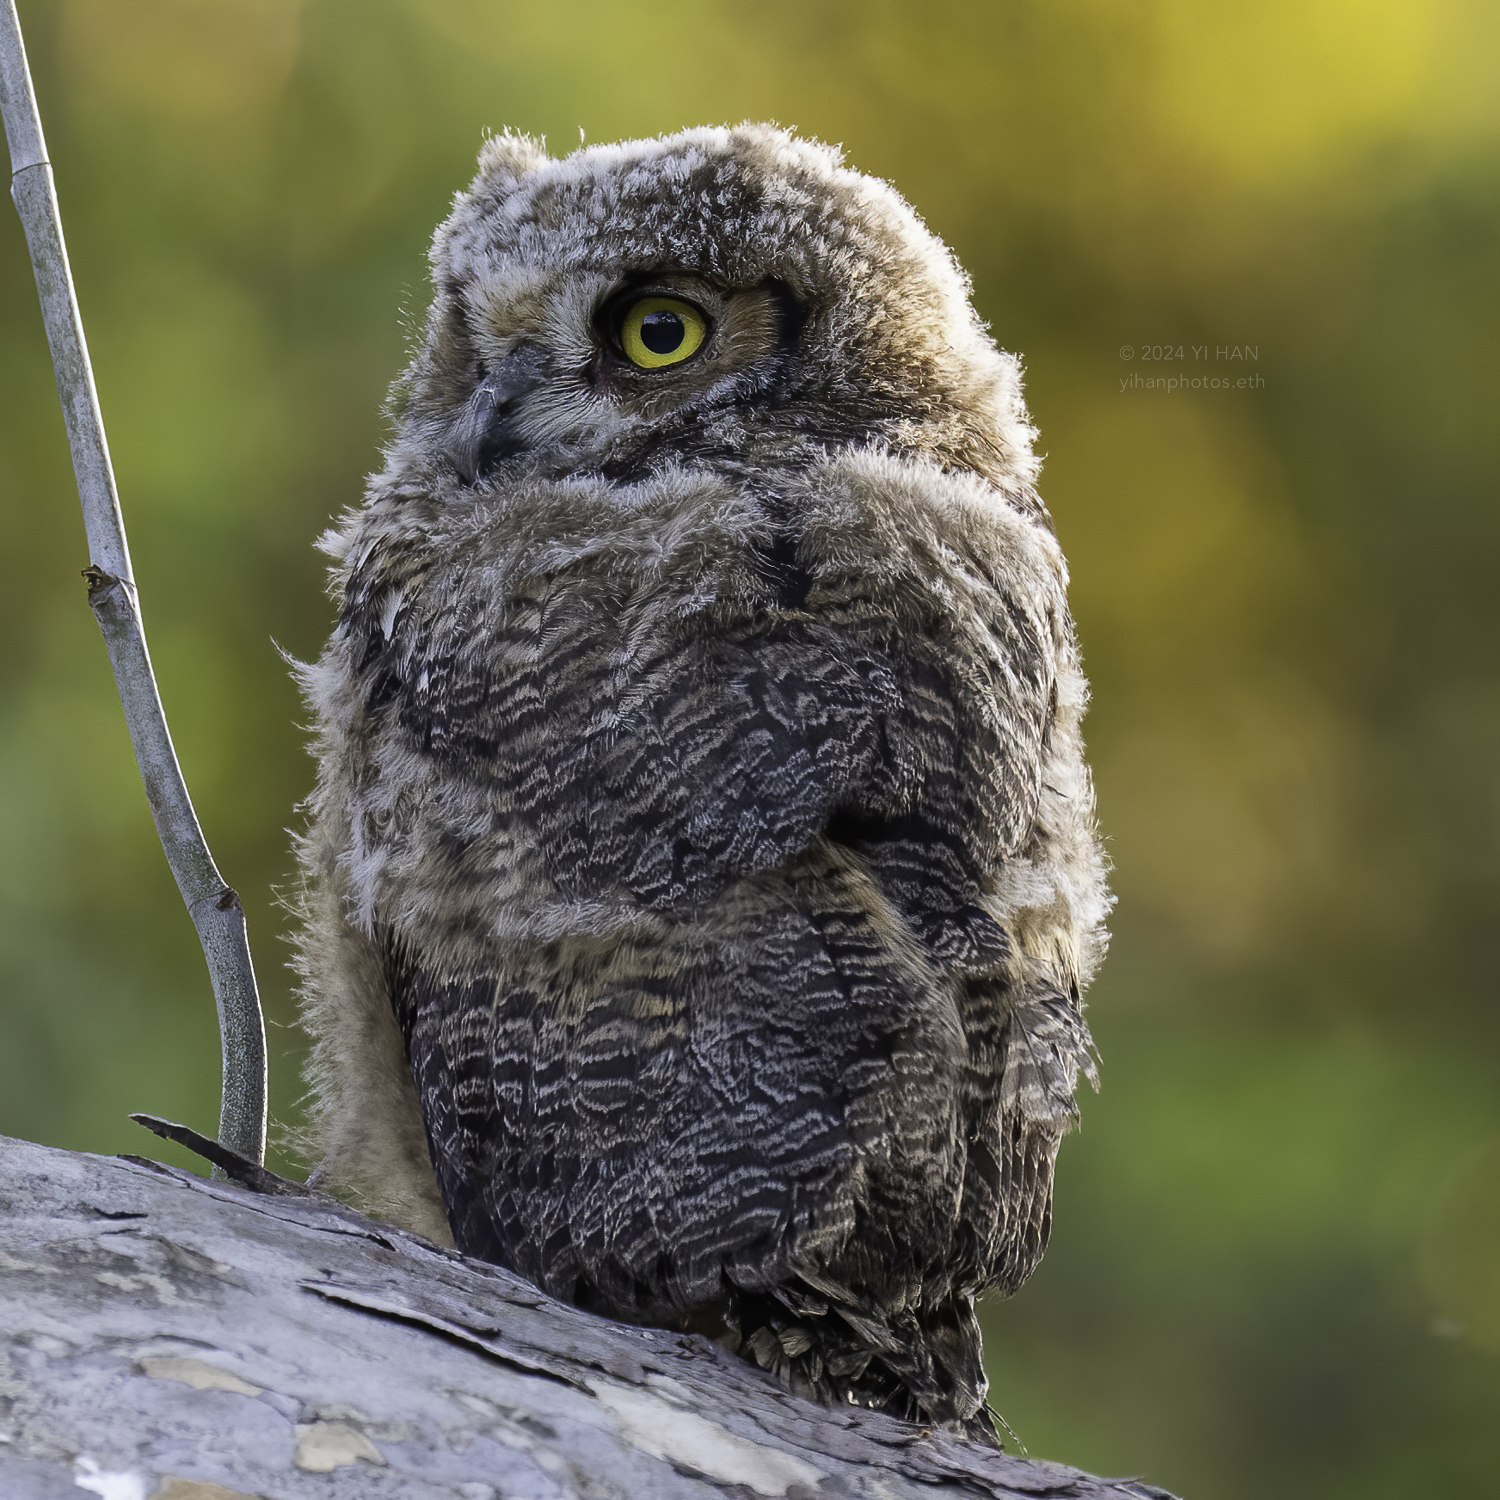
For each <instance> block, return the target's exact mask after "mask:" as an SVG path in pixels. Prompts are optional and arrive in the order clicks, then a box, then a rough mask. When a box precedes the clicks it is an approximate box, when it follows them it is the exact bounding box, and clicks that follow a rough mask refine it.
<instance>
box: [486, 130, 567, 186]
mask: <svg viewBox="0 0 1500 1500" xmlns="http://www.w3.org/2000/svg"><path fill="white" fill-rule="evenodd" d="M551 159H552V158H551V157H549V156H548V155H547V148H546V147H545V146H544V145H543V144H542V142H541V141H539V140H538V139H537V138H536V137H535V136H530V135H517V134H515V133H514V132H512V131H509V130H506V131H502V132H501V133H500V134H499V135H492V136H490V137H489V138H488V139H487V140H486V141H485V143H484V145H483V146H482V147H481V148H480V151H479V177H478V180H477V181H476V183H475V186H476V187H479V186H481V185H482V186H484V187H488V188H508V187H514V186H515V184H516V183H518V182H519V181H520V180H521V179H522V178H523V177H525V176H526V175H527V173H528V172H535V171H537V170H538V169H540V168H541V167H544V166H546V165H547V163H548V162H549V161H551Z"/></svg>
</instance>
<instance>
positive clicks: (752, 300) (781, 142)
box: [391, 125, 1033, 489]
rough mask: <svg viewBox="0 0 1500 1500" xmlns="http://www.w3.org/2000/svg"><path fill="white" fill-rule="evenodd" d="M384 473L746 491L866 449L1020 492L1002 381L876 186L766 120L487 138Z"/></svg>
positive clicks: (942, 266) (1007, 361)
mask: <svg viewBox="0 0 1500 1500" xmlns="http://www.w3.org/2000/svg"><path fill="white" fill-rule="evenodd" d="M432 266H433V283H434V291H435V296H434V301H433V306H432V310H431V312H430V314H429V316H428V320H427V324H426V328H425V332H424V335H423V339H422V343H421V346H420V348H419V350H418V352H417V354H416V357H415V358H414V360H413V361H412V364H411V366H410V367H409V369H408V370H407V372H406V373H405V375H404V376H403V377H402V380H401V381H400V382H398V386H397V390H396V396H395V409H396V415H397V429H398V430H397V442H396V445H395V448H394V450H393V452H392V455H391V456H392V458H393V460H394V461H395V464H396V467H397V468H398V469H400V468H402V467H405V466H406V465H408V464H410V465H421V466H422V467H423V468H424V469H425V470H426V471H427V476H428V478H429V480H431V479H434V478H440V477H441V476H439V475H435V474H433V472H432V467H433V465H434V464H436V465H437V466H438V467H439V468H440V469H442V470H443V472H444V473H445V474H446V475H447V476H448V479H449V481H450V482H453V483H458V484H461V485H465V486H472V485H485V484H489V483H495V482H503V481H504V479H505V477H506V476H507V475H508V474H511V473H516V472H520V471H521V470H526V471H529V472H544V473H551V474H554V475H557V474H564V473H582V472H603V473H606V474H609V475H612V476H619V477H634V476H636V475H644V474H645V473H647V472H649V471H650V470H651V469H653V468H655V467H658V466H660V465H663V464H671V463H703V462H706V463H712V464H720V465H723V466H726V467H729V468H733V469H735V470H737V471H739V472H740V473H743V474H746V475H755V474H764V473H768V472H771V473H774V472H775V471H777V470H778V469H781V470H784V469H785V468H787V467H789V466H791V467H796V466H800V465H804V464H806V463H808V462H810V461H812V460H813V459H815V458H816V457H818V456H821V455H823V454H826V453H827V452H828V451H829V450H830V449H831V448H835V447H845V446H847V445H850V444H858V445H868V446H872V447H876V448H884V449H888V450H890V451H892V452H898V453H904V454H908V455H912V456H918V455H920V456H924V457H927V458H929V459H931V460H933V461H935V462H937V463H938V464H940V465H941V466H942V467H944V468H958V469H968V470H972V471H974V472H976V473H979V474H981V475H983V476H984V477H986V478H988V479H990V480H991V481H992V482H995V483H997V484H999V485H1001V486H1002V487H1004V488H1007V489H1010V488H1015V487H1023V486H1025V485H1026V483H1027V481H1028V480H1029V479H1030V478H1031V475H1032V470H1033V460H1032V459H1031V456H1030V440H1031V436H1032V433H1031V429H1030V428H1029V426H1028V425H1027V421H1026V415H1025V409H1024V407H1023V405H1022V402H1021V396H1020V380H1019V372H1018V369H1017V366H1016V362H1015V360H1014V359H1013V358H1012V357H1011V356H1010V355H1008V354H1005V353H1003V352H1001V351H999V350H997V349H996V347H995V345H994V343H993V342H992V341H991V340H990V338H989V337H988V335H987V334H986V332H985V330H984V328H983V326H982V325H981V324H980V322H979V320H978V319H977V317H976V316H975V314H974V311H973V308H972V307H971V305H970V303H969V295H968V292H969V288H968V282H967V279H966V277H965V276H964V274H963V272H962V271H961V270H960V269H959V267H958V265H957V264H956V262H955V261H954V259H953V257H952V255H951V254H950V253H949V251H948V250H947V249H946V247H945V246H944V245H943V244H942V243H941V242H940V241H938V240H937V239H936V238H935V237H934V236H933V235H932V234H931V233H930V232H929V231H928V230H927V228H926V227H925V226H924V225H923V224H922V222H921V220H920V219H919V218H918V217H917V215H916V214H915V213H914V212H913V210H912V209H911V207H910V206H909V205H908V204H907V203H906V202H905V201H904V200H903V199H902V198H901V197H899V196H898V195H897V194H896V193H895V192H894V191H893V190H892V189H891V188H890V187H889V186H887V185H886V184H885V183H883V182H879V181H876V180H875V179H873V178H870V177H866V176H864V175H862V174H861V173H858V172H854V171H851V170H849V169H848V168H846V167H845V166H843V165H842V162H841V160H840V157H839V155H838V153H837V152H835V151H833V150H831V149H830V148H828V147H826V146H822V145H818V144H816V143H813V142H808V141H802V140H798V139H795V138H794V137H792V136H791V135H789V134H788V133H786V132H785V131H782V130H779V129H775V128H773V127H770V126H765V125H742V126H739V127H737V128H735V129H700V130H690V131H685V132H683V133H682V134H680V135H673V136H666V137H662V138H660V139H657V140H648V141H630V142H625V143H622V144H619V145H600V146H589V147H587V148H581V149H579V150H577V151H575V152H573V153H572V154H571V155H570V156H567V157H565V158H563V159H561V160H554V159H553V158H551V157H549V156H547V154H546V153H545V152H544V151H543V150H542V148H541V147H540V145H538V144H537V143H536V142H534V141H532V140H530V139H528V138H526V137H520V136H512V135H506V136H501V137H497V138H495V139H492V140H490V141H489V142H488V143H487V144H486V146H485V148H484V150H483V152H482V153H481V155H480V159H479V173H478V175H477V176H476V177H475V179H474V181H473V183H472V184H471V185H470V187H469V189H468V190H467V192H464V193H461V194H459V196H458V198H457V200H456V202H455V205H454V209H453V213H452V214H451V215H450V217H449V218H448V220H447V221H446V222H445V223H444V224H443V225H442V226H441V227H440V228H439V229H438V231H437V234H436V236H435V238H434V241H433V247H432Z"/></svg>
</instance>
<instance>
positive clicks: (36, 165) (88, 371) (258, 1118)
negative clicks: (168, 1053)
mask: <svg viewBox="0 0 1500 1500" xmlns="http://www.w3.org/2000/svg"><path fill="white" fill-rule="evenodd" d="M0 110H3V113H4V117H5V135H6V139H7V140H8V142H9V143H10V159H11V197H12V198H14V199H15V204H16V211H17V212H18V213H19V214H20V216H21V223H22V225H23V226H24V228H25V230H26V243H27V245H28V247H29V248H30V251H31V264H32V268H33V270H34V271H35V272H36V285H37V293H38V295H39V296H40V298H41V303H42V321H43V322H44V323H45V324H46V328H47V342H48V343H49V344H50V345H51V346H52V368H53V371H54V373H55V374H56V376H57V394H58V396H59V398H60V399H61V401H62V409H63V420H64V421H65V422H66V424H67V429H68V444H69V447H70V448H71V449H72V453H73V472H74V474H75V475H77V478H78V497H79V499H80V500H81V501H82V502H83V524H84V530H85V531H86V533H87V535H88V544H89V558H90V566H89V567H88V568H86V569H85V570H84V577H85V578H86V579H87V580H88V589H89V604H90V605H91V606H92V608H93V611H94V617H95V618H96V619H97V620H98V622H99V628H100V629H101V630H102V631H103V632H104V640H105V643H106V645H107V646H108V648H109V660H110V665H111V666H112V667H113V668H114V673H115V683H116V685H117V686H118V687H119V690H120V702H121V704H122V705H123V706H124V709H125V722H126V724H127V725H128V726H129V729H130V739H131V743H132V744H133V745H134V746H135V758H136V762H137V764H138V765H139V766H140V770H141V780H142V781H144V782H145V784H146V798H147V800H148V801H149V802H150V804H151V816H152V817H153V818H154V819H155V820H156V831H157V834H158V835H159V837H160V838H161V844H162V848H163V849H164V850H165V851H166V856H167V863H168V864H169V865H170V866H171V867H172V874H173V875H174V876H175V877H176V880H177V888H178V890H180V891H181V892H182V899H183V900H184V901H185V902H186V903H187V908H188V913H189V915H190V916H191V917H192V919H193V926H194V927H196V928H197V929H198V939H199V941H200V942H201V943H202V944H203V955H204V957H205V958H206V959H207V960H208V972H209V977H210V979H211V980H212V982H213V989H214V1000H215V1002H216V1004H217V1006H218V1011H219V1034H220V1037H221V1040H222V1043H223V1051H224V1071H223V1094H222V1100H221V1105H220V1113H219V1139H220V1140H221V1141H222V1142H223V1144H224V1145H226V1146H228V1147H230V1148H231V1149H232V1150H233V1151H235V1152H237V1153H238V1154H239V1155H240V1156H243V1157H248V1158H249V1159H250V1160H251V1161H254V1162H260V1161H262V1160H263V1159H264V1157H265V1146H266V1034H265V1024H264V1022H263V1021H262V1019H261V1011H260V997H259V995H258V994H257V993H256V988H255V970H254V968H253V967H252V965H251V962H250V944H249V940H248V938H247V936H246V933H245V912H244V908H243V907H242V906H241V905H240V898H239V897H238V896H237V895H236V894H235V892H234V891H233V890H231V889H230V888H229V887H228V886H227V885H225V883H224V880H223V877H222V876H220V874H219V871H218V869H217V868H216V867H215V865H214V861H213V856H212V855H211V854H210V853H209V851H208V845H207V844H206V843H205V842H204V839H203V831H202V829H201V828H199V826H198V817H197V814H196V813H195V812H194V811H193V804H192V799H191V798H190V797H189V796H188V790H187V783H186V782H184V780H183V779H182V768H181V767H180V766H179V765H178V764H177V752H176V751H175V750H174V749H173V748H172V736H171V734H170V732H169V731H168V729H167V720H166V716H165V715H164V714H163V712H162V706H161V698H160V696H159V695H158V693H157V690H156V678H155V676H154V674H153V673H152V671H151V658H150V656H149V654H148V653H147V651H146V633H145V629H144V627H143V626H142V624H141V611H140V603H139V601H138V599H137V596H136V587H135V578H134V576H133V575H132V573H131V568H130V549H129V547H128V545H127V544H126V541H125V522H124V519H123V518H122V517H121V515H120V502H119V498H118V496H117V495H116V493H115V478H114V470H113V469H112V467H111V465H110V461H109V445H108V443H107V442H106V441H105V437H104V419H103V417H102V416H101V414H100V411H99V397H98V393H97V392H96V391H95V389H94V372H93V369H92V368H91V366H90V364H89V355H88V345H87V344H86V343H85V341H84V337H83V322H82V320H81V318H80V317H79V312H78V299H77V297H76V295H75V294H74V291H73V274H72V271H71V270H70V269H69V267H68V251H67V246H66V245H65V244H64V242H63V233H62V219H61V217H60V216H59V213H58V208H57V195H56V192H55V191H54V189H53V183H52V167H51V165H50V164H49V162H48V160H47V146H46V142H45V140H44V139H43V137H42V122H41V117H40V116H39V115H38V113H37V106H36V94H35V92H34V90H33V89H32V86H31V70H30V69H29V68H28V67H27V64H26V48H25V44H24V43H23V41H22V39H21V22H20V18H19V17H18V16H17V14H16V6H15V0H0Z"/></svg>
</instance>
